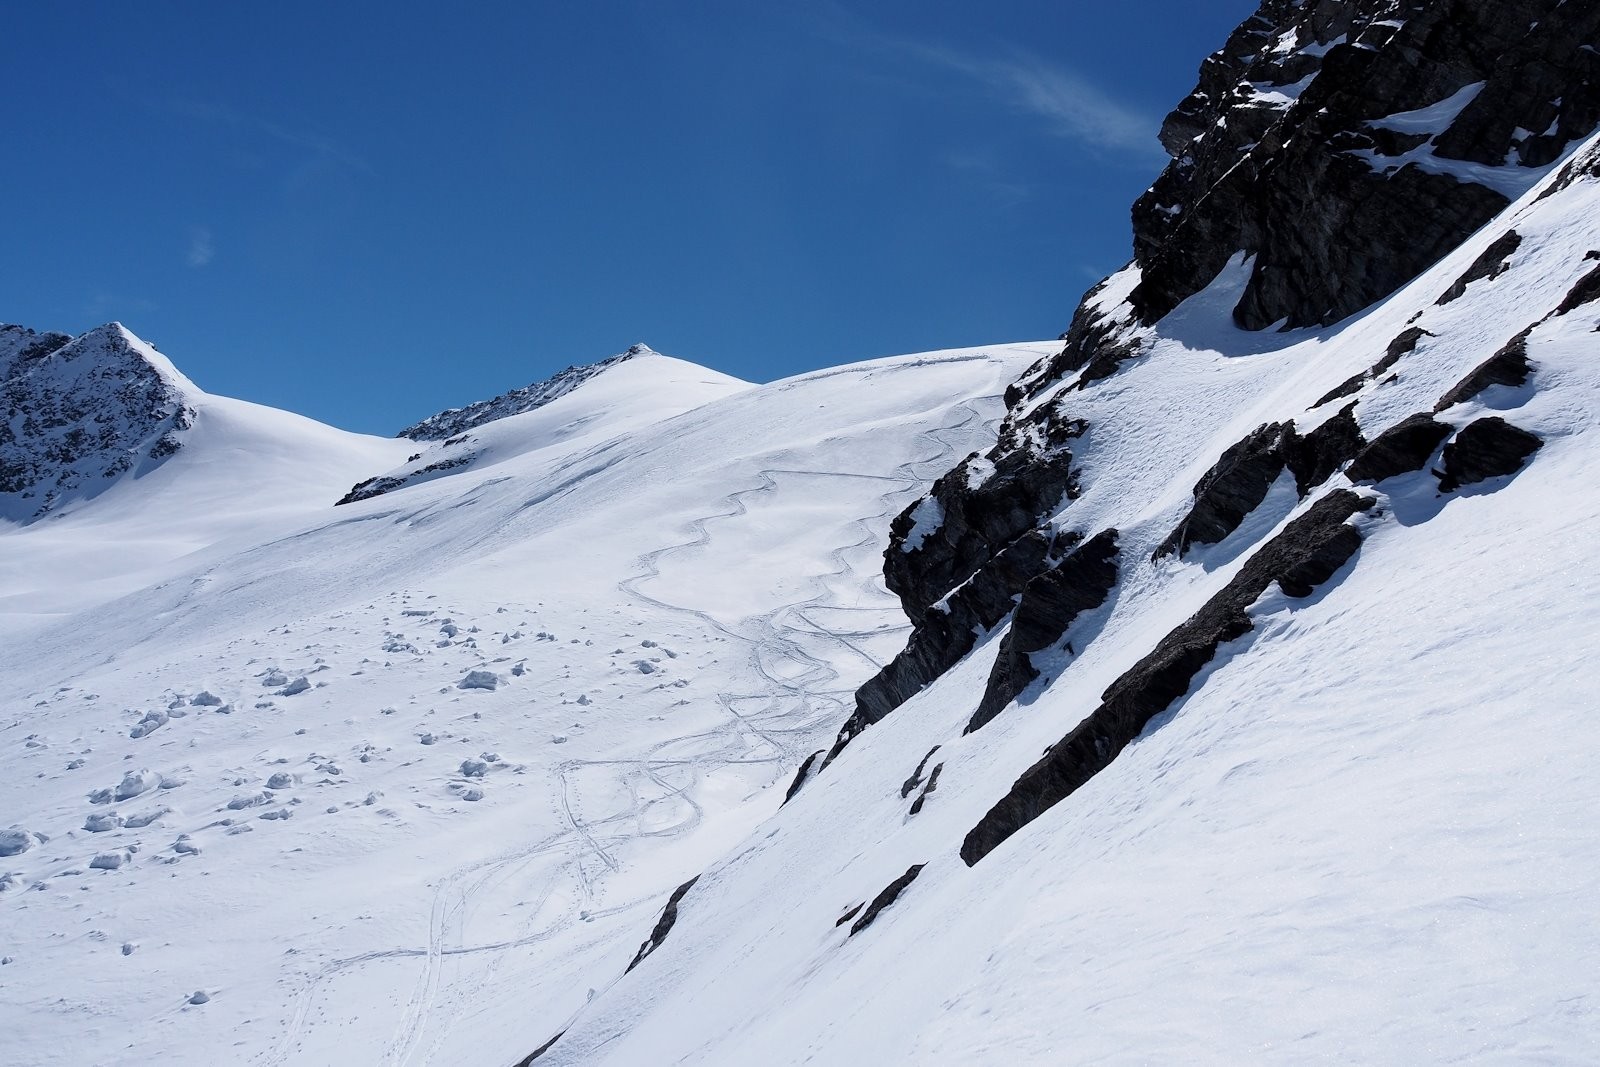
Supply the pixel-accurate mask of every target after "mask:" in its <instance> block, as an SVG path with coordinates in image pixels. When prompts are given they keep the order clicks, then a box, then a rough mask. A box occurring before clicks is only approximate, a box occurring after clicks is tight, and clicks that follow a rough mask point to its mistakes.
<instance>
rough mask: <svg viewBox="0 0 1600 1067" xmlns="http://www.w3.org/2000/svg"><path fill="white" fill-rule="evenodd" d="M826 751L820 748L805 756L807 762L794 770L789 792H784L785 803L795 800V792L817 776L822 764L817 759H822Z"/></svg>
mask: <svg viewBox="0 0 1600 1067" xmlns="http://www.w3.org/2000/svg"><path fill="white" fill-rule="evenodd" d="M826 752H827V749H823V748H819V749H817V750H816V751H815V752H813V753H811V755H809V756H807V757H806V758H805V762H803V763H801V764H800V769H799V770H797V771H795V772H794V780H793V781H792V782H790V783H789V790H788V792H786V793H784V794H783V803H784V804H787V803H789V801H791V800H793V799H794V798H795V794H796V793H799V792H800V789H801V787H803V786H804V785H805V784H806V783H807V782H809V781H810V780H811V779H812V778H814V777H815V776H816V772H817V771H818V770H820V769H821V765H820V764H819V763H818V762H817V761H818V760H820V759H821V758H822V757H823V755H824V754H825V753H826ZM778 806H779V807H782V806H783V805H782V804H780V805H778Z"/></svg>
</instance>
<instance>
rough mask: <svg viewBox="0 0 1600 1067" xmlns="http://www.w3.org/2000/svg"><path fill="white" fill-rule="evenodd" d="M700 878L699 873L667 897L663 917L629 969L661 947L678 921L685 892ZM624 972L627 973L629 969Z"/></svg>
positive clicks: (635, 956)
mask: <svg viewBox="0 0 1600 1067" xmlns="http://www.w3.org/2000/svg"><path fill="white" fill-rule="evenodd" d="M699 880H700V876H699V875H698V874H697V875H695V876H694V877H693V878H691V879H689V880H688V881H687V882H685V883H683V884H682V885H680V886H679V887H678V888H676V889H674V890H673V891H672V895H671V896H670V897H668V898H667V906H666V907H664V908H662V909H661V918H659V919H657V920H656V925H655V928H654V929H653V930H651V931H650V936H649V937H648V938H646V939H645V942H644V944H642V945H640V946H639V951H638V952H637V953H635V954H634V957H633V962H632V963H630V964H628V971H631V970H633V969H634V968H635V967H637V966H639V964H641V963H643V962H644V961H645V958H646V957H647V956H649V955H650V953H652V952H654V951H655V950H656V949H658V948H660V947H661V943H662V942H663V941H665V940H666V939H667V935H668V934H669V933H671V932H672V927H673V926H674V925H675V924H676V923H677V921H678V903H679V902H680V901H682V900H683V897H684V894H686V893H688V892H689V890H690V889H692V888H694V884H695V883H696V882H698V881H699ZM623 973H624V974H626V973H627V971H624V972H623Z"/></svg>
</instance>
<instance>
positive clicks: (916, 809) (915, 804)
mask: <svg viewBox="0 0 1600 1067" xmlns="http://www.w3.org/2000/svg"><path fill="white" fill-rule="evenodd" d="M942 773H944V764H942V763H940V764H938V765H936V766H935V767H934V768H933V773H931V774H929V775H928V780H927V782H926V783H924V785H923V787H922V792H920V793H918V794H917V799H915V800H913V801H912V802H911V811H910V813H909V814H912V815H920V814H921V813H922V806H923V805H924V804H926V803H927V802H928V797H930V796H931V795H933V793H934V792H936V791H937V790H938V788H939V775H940V774H942Z"/></svg>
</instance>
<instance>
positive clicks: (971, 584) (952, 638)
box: [828, 530, 1071, 762]
mask: <svg viewBox="0 0 1600 1067" xmlns="http://www.w3.org/2000/svg"><path fill="white" fill-rule="evenodd" d="M1065 541H1067V542H1068V543H1070V541H1071V538H1070V537H1067V538H1065ZM1063 547H1064V546H1063ZM890 551H894V549H893V548H891V549H890ZM1055 551H1059V548H1058V546H1057V539H1056V538H1055V537H1053V536H1051V535H1049V534H1046V533H1044V532H1042V531H1039V530H1030V531H1028V532H1027V533H1025V534H1023V535H1022V536H1021V537H1019V538H1017V539H1016V540H1015V541H1013V542H1012V543H1011V544H1010V545H1008V546H1007V547H1006V548H1005V549H1003V550H1002V551H1001V552H1000V553H999V554H998V555H996V556H995V557H994V558H993V559H992V560H990V561H989V562H988V563H987V564H986V565H985V566H984V567H983V569H982V570H981V571H980V572H978V573H977V574H975V575H973V576H972V577H971V578H969V579H968V580H967V581H965V582H964V583H962V585H961V586H960V588H958V589H957V590H956V591H955V592H954V593H952V594H951V595H950V596H949V598H948V599H947V600H945V601H944V602H943V603H941V604H936V605H934V606H932V607H930V608H928V609H927V610H925V611H923V612H921V614H920V616H919V617H918V618H917V622H916V625H915V626H914V628H913V629H912V632H911V638H910V640H909V641H908V642H907V644H906V647H905V650H904V651H903V652H901V653H900V654H899V655H898V656H896V657H895V658H894V659H893V660H891V661H890V662H889V664H888V666H886V667H884V668H883V670H881V671H879V672H878V673H877V674H876V675H875V676H873V677H872V678H871V679H870V680H869V681H868V682H867V683H866V684H865V685H863V686H862V687H861V688H860V689H859V690H857V691H856V710H855V713H854V714H852V715H851V716H850V718H849V719H848V720H847V721H846V722H845V724H844V726H843V728H841V729H840V731H839V737H838V739H837V740H836V741H835V742H834V745H833V749H832V750H831V751H830V752H829V753H828V761H829V762H831V761H832V760H833V758H834V757H835V756H837V755H838V754H839V753H840V752H841V751H843V750H844V747H845V746H846V745H847V744H849V743H850V741H851V740H853V739H854V738H855V737H856V735H857V734H859V733H860V732H861V731H862V730H865V729H866V728H867V727H868V726H871V725H872V724H873V723H875V722H878V721H879V720H881V719H882V718H883V717H884V716H885V715H887V714H889V713H890V712H891V711H893V710H894V709H896V708H898V707H899V706H900V705H901V704H903V703H905V702H906V701H907V700H909V699H911V697H913V696H915V695H916V694H917V693H918V692H919V691H920V690H921V689H922V688H923V687H924V686H926V685H927V684H928V683H929V682H931V681H933V680H934V679H935V678H938V677H939V676H940V675H942V674H943V673H944V672H945V671H947V670H949V669H950V668H951V667H953V666H955V665H956V664H957V663H959V662H960V661H961V660H962V658H963V657H965V656H966V655H967V653H969V652H971V651H972V650H973V648H975V647H976V646H977V644H978V639H979V636H980V635H981V634H983V633H986V632H987V631H989V630H992V629H994V627H996V626H998V625H999V624H1000V622H1001V621H1002V620H1004V619H1005V617H1006V616H1007V615H1009V614H1010V613H1011V610H1012V609H1013V608H1014V607H1015V606H1016V597H1017V596H1018V595H1019V594H1020V593H1021V592H1022V590H1023V587H1024V586H1026V585H1027V584H1028V582H1029V581H1030V580H1032V579H1033V578H1034V577H1035V576H1036V575H1038V574H1040V573H1042V572H1043V571H1044V570H1045V569H1046V568H1047V567H1048V566H1049V565H1050V562H1051V559H1052V553H1053V552H1055Z"/></svg>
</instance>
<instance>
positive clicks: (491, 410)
mask: <svg viewBox="0 0 1600 1067" xmlns="http://www.w3.org/2000/svg"><path fill="white" fill-rule="evenodd" d="M660 354H661V353H659V352H657V351H656V350H655V349H653V348H651V347H650V346H649V345H647V344H645V343H643V342H639V343H637V344H633V345H630V346H629V347H628V350H627V351H626V352H619V353H618V354H617V355H614V356H609V357H607V358H605V359H602V360H600V361H599V362H598V363H583V364H575V365H573V366H570V367H568V368H566V369H565V370H560V371H557V372H556V373H555V374H552V375H551V376H550V377H548V378H545V379H544V380H542V381H537V382H534V383H533V384H532V385H525V386H523V387H522V388H520V389H512V390H510V391H509V392H505V393H501V394H500V395H499V396H496V397H491V398H490V399H488V400H479V401H477V402H475V403H472V404H467V405H466V406H464V407H459V408H447V409H445V410H444V411H441V412H439V413H438V414H436V415H429V416H428V417H427V418H425V419H423V420H422V421H421V422H418V423H415V424H414V425H411V426H407V427H406V428H405V429H403V430H401V431H400V432H399V433H397V434H395V436H396V437H409V438H410V439H411V440H413V441H442V440H445V439H446V438H450V437H455V436H456V435H458V434H462V433H466V432H467V431H468V430H471V429H474V428H476V427H478V426H482V425H483V424H484V423H486V422H493V421H495V420H496V419H504V418H509V417H510V416H512V415H521V414H523V413H524V412H528V411H533V410H534V409H535V408H541V407H544V406H545V405H546V404H548V403H550V402H551V401H552V400H557V399H559V398H561V397H563V396H566V395H567V394H568V393H570V392H572V391H573V390H574V389H576V388H578V386H580V385H582V384H583V383H584V382H587V381H588V380H589V379H591V378H593V377H595V376H596V375H599V374H603V373H604V372H605V371H607V370H610V369H611V368H612V367H615V366H616V365H617V364H619V363H623V362H625V361H627V360H630V359H634V358H637V357H640V356H659V355H660Z"/></svg>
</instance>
